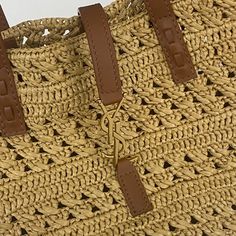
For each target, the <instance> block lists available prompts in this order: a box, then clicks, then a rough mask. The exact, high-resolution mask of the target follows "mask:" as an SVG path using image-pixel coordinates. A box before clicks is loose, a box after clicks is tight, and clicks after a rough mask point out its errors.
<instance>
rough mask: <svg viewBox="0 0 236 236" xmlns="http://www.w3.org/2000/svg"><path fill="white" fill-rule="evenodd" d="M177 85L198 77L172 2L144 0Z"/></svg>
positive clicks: (166, 0)
mask: <svg viewBox="0 0 236 236" xmlns="http://www.w3.org/2000/svg"><path fill="white" fill-rule="evenodd" d="M144 2H145V5H146V7H147V10H148V12H149V16H150V19H151V21H152V23H153V26H154V29H155V31H156V34H157V37H158V39H159V42H160V44H161V46H162V48H163V52H164V54H165V56H166V60H167V63H168V65H169V67H170V70H171V74H172V77H173V79H174V81H175V83H177V84H179V83H185V82H187V81H189V80H191V79H194V78H196V77H197V74H196V70H195V68H194V65H193V62H192V58H191V55H190V53H189V51H188V48H187V46H186V43H185V41H184V38H183V34H182V32H181V30H180V27H179V25H178V22H177V20H176V16H175V14H174V11H173V9H172V6H171V3H170V0H144Z"/></svg>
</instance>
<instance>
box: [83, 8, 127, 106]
mask: <svg viewBox="0 0 236 236" xmlns="http://www.w3.org/2000/svg"><path fill="white" fill-rule="evenodd" d="M79 14H80V16H81V20H82V23H83V26H84V29H85V31H86V34H87V38H88V42H89V46H90V51H91V55H92V60H93V65H94V70H95V75H96V81H97V86H98V92H99V96H100V98H101V100H102V102H103V104H104V105H110V104H114V103H118V102H120V101H121V100H122V98H123V95H122V89H121V80H120V74H119V67H118V63H117V60H116V53H115V48H114V45H113V40H112V36H111V32H110V28H109V25H108V20H107V16H106V14H105V12H104V10H103V8H102V6H101V5H100V4H96V5H92V6H88V7H82V8H79Z"/></svg>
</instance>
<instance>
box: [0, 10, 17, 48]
mask: <svg viewBox="0 0 236 236" xmlns="http://www.w3.org/2000/svg"><path fill="white" fill-rule="evenodd" d="M8 28H9V24H8V22H7V18H6V16H5V14H4V11H3V9H2V6H1V5H0V32H2V31H4V30H7V29H8ZM4 45H5V47H6V48H16V47H17V43H16V40H15V39H14V38H10V39H6V40H4Z"/></svg>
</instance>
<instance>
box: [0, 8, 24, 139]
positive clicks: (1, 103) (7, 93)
mask: <svg viewBox="0 0 236 236" xmlns="http://www.w3.org/2000/svg"><path fill="white" fill-rule="evenodd" d="M8 28H9V25H8V22H7V20H6V17H5V15H4V12H3V10H2V7H1V6H0V131H1V133H2V135H3V136H13V135H19V134H24V133H26V126H25V121H24V116H23V111H22V107H21V105H20V101H19V98H18V95H17V90H16V85H15V81H14V76H13V73H12V69H11V64H10V62H9V59H8V57H7V51H6V48H10V47H13V46H14V47H15V46H16V41H15V40H14V39H11V40H8V41H3V39H2V36H1V31H3V30H6V29H8Z"/></svg>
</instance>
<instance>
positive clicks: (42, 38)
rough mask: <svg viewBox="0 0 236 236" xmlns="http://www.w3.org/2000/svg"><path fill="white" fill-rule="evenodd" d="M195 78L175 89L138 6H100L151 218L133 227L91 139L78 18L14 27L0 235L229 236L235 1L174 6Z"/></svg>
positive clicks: (97, 134)
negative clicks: (14, 112) (16, 112)
mask: <svg viewBox="0 0 236 236" xmlns="http://www.w3.org/2000/svg"><path fill="white" fill-rule="evenodd" d="M172 4H173V8H174V10H175V14H176V16H177V17H178V22H179V24H180V26H181V28H182V30H183V33H184V38H185V41H186V43H187V46H188V49H189V51H190V53H191V56H192V58H193V62H194V65H195V68H196V69H197V72H198V75H199V76H198V78H197V79H195V80H192V81H190V82H188V83H186V84H182V85H178V86H177V85H176V84H175V83H174V82H173V80H172V78H171V75H170V70H169V67H168V66H167V63H166V60H165V58H164V54H163V52H162V49H161V47H160V45H159V42H158V40H157V38H156V35H155V33H154V30H153V28H152V25H151V24H150V21H149V17H148V15H147V12H146V10H145V7H144V6H143V4H142V2H141V1H137V0H136V1H134V2H133V4H131V5H130V4H129V1H124V0H120V1H116V2H115V3H113V4H112V5H110V6H108V7H107V8H106V10H107V13H108V15H109V16H110V25H111V30H112V35H113V38H114V43H115V48H116V52H117V58H118V62H119V68H120V74H121V79H122V83H123V86H122V89H123V91H124V97H125V99H124V103H123V105H122V108H121V110H120V112H119V114H118V116H117V119H118V120H119V121H120V122H121V135H122V137H124V138H125V140H126V146H127V147H126V150H125V152H124V153H123V155H124V156H130V157H131V158H132V162H133V163H134V165H135V167H136V168H137V170H138V172H139V173H140V176H141V179H142V182H143V184H144V186H145V188H146V190H147V193H148V195H149V198H150V200H151V202H152V204H153V206H154V210H153V211H151V212H149V213H147V214H145V215H141V216H139V217H136V218H133V217H132V216H131V215H130V213H129V210H128V208H127V205H126V203H125V200H124V196H123V194H122V193H121V190H120V187H119V184H118V182H117V178H116V176H115V170H114V167H113V165H112V158H108V157H105V156H104V152H106V153H107V152H108V153H109V152H112V150H113V149H112V147H111V146H110V145H108V143H107V133H106V132H104V131H103V130H102V129H101V124H100V123H101V118H102V116H103V115H104V114H103V111H102V108H101V106H100V103H99V101H98V92H97V86H96V82H95V78H94V70H93V65H92V62H91V57H90V51H89V47H88V42H87V39H86V36H85V34H84V33H83V32H82V27H81V23H80V20H79V18H78V17H73V18H71V19H43V20H37V21H29V22H25V23H22V24H20V25H18V26H15V27H13V28H11V29H9V30H7V31H5V32H3V36H4V37H5V38H8V37H12V36H14V37H16V38H17V39H18V44H19V46H20V48H18V49H12V50H9V58H10V60H11V62H12V67H13V70H14V75H15V80H16V84H17V88H18V93H19V96H20V98H21V102H22V104H23V109H24V114H25V117H26V123H27V126H28V132H27V134H26V135H24V136H17V137H11V138H2V137H0V199H1V201H0V235H3V236H8V235H9V236H11V235H24V234H28V235H55V236H59V235H79V236H83V235H94V236H98V235H115V236H119V235H125V236H131V235H134V236H136V235H137V236H141V235H142V236H154V235H155V236H159V235H161V236H162V235H164V236H165V235H189V236H194V235H197V236H216V235H219V236H223V235H229V236H233V235H236V119H235V117H236V2H235V0H174V1H172Z"/></svg>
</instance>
